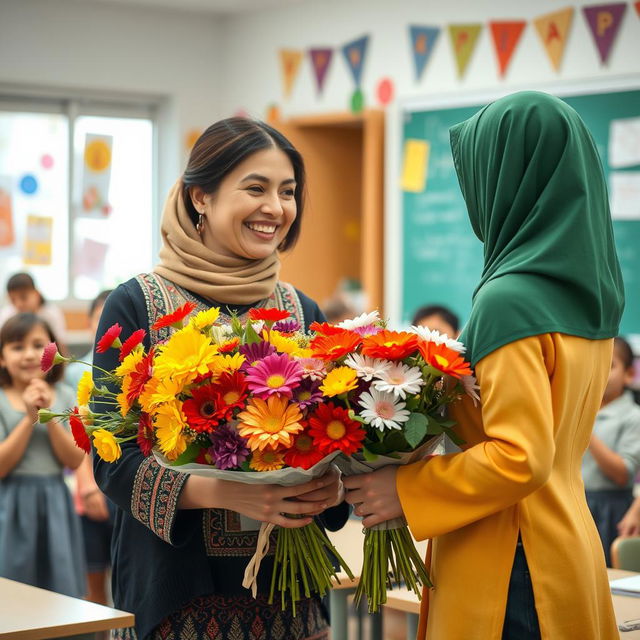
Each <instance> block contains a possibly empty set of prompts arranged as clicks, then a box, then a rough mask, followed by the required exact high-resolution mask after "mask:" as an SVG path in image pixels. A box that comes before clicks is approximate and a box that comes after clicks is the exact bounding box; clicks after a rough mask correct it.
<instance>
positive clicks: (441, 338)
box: [409, 326, 467, 353]
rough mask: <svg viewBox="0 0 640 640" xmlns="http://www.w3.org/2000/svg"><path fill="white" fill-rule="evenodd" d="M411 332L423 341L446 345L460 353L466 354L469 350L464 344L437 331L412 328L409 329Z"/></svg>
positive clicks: (425, 328)
mask: <svg viewBox="0 0 640 640" xmlns="http://www.w3.org/2000/svg"><path fill="white" fill-rule="evenodd" d="M409 331H411V333H415V334H417V335H418V336H420V337H421V338H422V339H423V340H427V341H428V342H435V343H436V344H444V345H445V346H446V347H448V348H449V349H452V350H453V351H457V352H458V353H464V352H465V351H466V350H467V347H465V346H464V345H463V344H462V342H459V341H458V340H454V339H453V338H450V337H449V336H448V335H447V334H446V333H440V332H439V331H436V330H435V329H429V328H427V327H415V326H412V327H410V328H409Z"/></svg>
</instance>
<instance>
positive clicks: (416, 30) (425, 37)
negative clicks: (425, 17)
mask: <svg viewBox="0 0 640 640" xmlns="http://www.w3.org/2000/svg"><path fill="white" fill-rule="evenodd" d="M409 34H410V36H411V52H412V53H413V60H414V62H415V67H416V81H418V80H420V78H421V77H422V72H423V71H424V68H425V66H426V65H427V62H429V58H430V57H431V54H432V53H433V48H434V47H435V44H436V40H437V39H438V36H439V35H440V27H426V26H425V27H421V26H417V25H412V26H410V27H409Z"/></svg>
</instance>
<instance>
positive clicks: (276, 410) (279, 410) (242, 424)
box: [238, 394, 304, 451]
mask: <svg viewBox="0 0 640 640" xmlns="http://www.w3.org/2000/svg"><path fill="white" fill-rule="evenodd" d="M238 420H239V423H238V433H239V434H240V435H241V436H243V437H245V438H247V441H248V444H249V448H250V449H251V450H252V451H255V450H256V449H260V450H262V449H265V448H267V447H270V448H271V449H277V448H278V447H281V446H283V447H290V446H291V443H292V442H293V440H292V436H294V435H295V434H296V433H298V432H299V431H302V429H303V428H304V427H303V425H302V424H300V422H301V420H302V414H301V413H300V409H299V408H298V405H296V404H290V403H289V401H288V400H287V398H284V397H281V396H279V395H278V394H273V395H271V396H269V397H268V398H267V400H266V401H265V400H262V398H252V399H251V400H249V403H248V404H247V408H246V410H245V411H242V412H241V413H239V414H238Z"/></svg>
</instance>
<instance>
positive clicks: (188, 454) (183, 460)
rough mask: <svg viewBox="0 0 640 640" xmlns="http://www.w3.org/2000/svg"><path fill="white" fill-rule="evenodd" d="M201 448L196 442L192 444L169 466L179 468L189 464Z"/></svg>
mask: <svg viewBox="0 0 640 640" xmlns="http://www.w3.org/2000/svg"><path fill="white" fill-rule="evenodd" d="M200 449H202V446H201V445H199V444H198V443H197V442H192V443H191V444H190V445H189V446H188V447H187V448H186V449H185V450H184V451H183V452H182V453H181V454H180V455H179V456H178V457H177V458H176V459H175V460H174V461H173V462H172V463H171V466H172V467H173V466H179V465H181V464H189V463H190V462H193V461H194V460H195V459H196V458H197V457H198V454H199V453H200Z"/></svg>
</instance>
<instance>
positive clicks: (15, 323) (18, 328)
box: [0, 312, 64, 387]
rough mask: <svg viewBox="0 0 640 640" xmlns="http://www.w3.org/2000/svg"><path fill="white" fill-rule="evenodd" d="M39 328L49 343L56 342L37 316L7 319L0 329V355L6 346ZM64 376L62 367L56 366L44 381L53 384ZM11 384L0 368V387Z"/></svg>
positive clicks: (49, 330)
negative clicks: (47, 337) (43, 331)
mask: <svg viewBox="0 0 640 640" xmlns="http://www.w3.org/2000/svg"><path fill="white" fill-rule="evenodd" d="M37 326H41V327H42V328H43V329H44V330H45V331H46V332H47V335H48V336H49V340H50V341H51V342H56V337H55V335H54V334H53V331H52V330H51V327H50V326H49V323H48V322H47V321H46V320H44V319H43V318H41V317H40V316H37V315H36V314H35V313H27V312H25V313H17V314H16V315H15V316H12V317H11V318H9V319H8V320H7V321H6V322H5V323H4V324H3V325H2V329H0V354H1V353H2V351H3V349H4V348H5V346H6V345H7V344H10V343H11V342H20V341H21V340H24V339H25V338H26V337H27V335H29V333H30V332H31V330H32V329H33V328H34V327H37ZM63 374H64V365H63V364H57V365H55V367H52V368H51V369H49V371H47V375H46V376H45V378H44V379H45V380H46V381H47V382H48V383H49V384H54V383H56V382H58V380H60V379H61V378H62V375H63ZM11 384H12V380H11V376H10V375H9V372H8V371H7V369H6V368H5V367H3V366H0V387H10V386H11Z"/></svg>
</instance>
